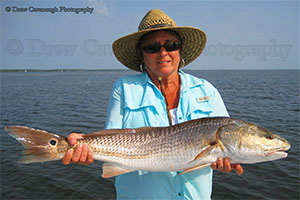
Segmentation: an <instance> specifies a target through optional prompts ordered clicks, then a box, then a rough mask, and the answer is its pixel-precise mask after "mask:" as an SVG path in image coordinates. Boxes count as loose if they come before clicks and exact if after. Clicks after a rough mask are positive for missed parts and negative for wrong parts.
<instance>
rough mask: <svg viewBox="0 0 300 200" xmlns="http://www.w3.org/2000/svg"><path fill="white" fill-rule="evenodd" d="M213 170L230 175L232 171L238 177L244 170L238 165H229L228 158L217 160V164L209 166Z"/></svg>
mask: <svg viewBox="0 0 300 200" xmlns="http://www.w3.org/2000/svg"><path fill="white" fill-rule="evenodd" d="M211 168H212V169H213V170H219V171H220V172H227V173H230V172H231V171H232V169H234V170H235V171H236V173H237V174H238V175H242V174H243V173H244V170H243V168H242V166H241V165H240V164H230V158H227V157H226V158H218V160H217V162H213V163H212V164H211Z"/></svg>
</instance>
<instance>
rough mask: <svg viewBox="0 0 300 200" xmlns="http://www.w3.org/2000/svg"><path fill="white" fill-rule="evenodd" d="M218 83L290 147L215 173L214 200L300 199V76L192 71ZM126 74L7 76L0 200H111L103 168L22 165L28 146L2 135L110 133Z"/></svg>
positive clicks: (236, 113) (239, 110)
mask: <svg viewBox="0 0 300 200" xmlns="http://www.w3.org/2000/svg"><path fill="white" fill-rule="evenodd" d="M188 72H189V73H192V74H194V75H196V76H198V77H202V78H205V79H207V80H209V81H210V82H211V83H213V84H214V85H215V86H216V87H217V88H218V89H219V91H220V93H221V95H222V96H223V99H224V101H225V103H226V105H227V108H228V110H229V112H230V114H231V116H232V117H237V118H242V119H246V120H249V121H251V122H255V123H258V124H260V125H262V126H264V127H266V128H268V129H270V130H271V131H274V132H276V133H277V134H279V135H281V136H284V137H285V138H286V139H287V140H288V141H289V142H290V143H291V145H292V148H291V150H290V151H289V156H288V157H287V158H286V159H282V160H277V161H274V162H266V163H260V164H252V165H244V170H245V173H244V175H242V176H238V175H236V174H235V173H231V174H225V173H220V172H215V173H214V188H213V196H212V197H213V199H299V133H300V127H299V124H300V120H299V114H300V105H299V103H300V99H299V93H300V92H299V87H300V83H299V71H298V70H287V71H188ZM131 73H132V72H128V71H97V72H63V73H61V72H36V73H34V72H30V73H0V75H1V110H0V112H1V124H0V125H1V127H0V139H1V140H0V141H1V143H0V152H1V199H113V198H115V190H114V186H113V179H102V178H101V177H100V176H101V163H100V162H98V161H96V162H95V163H93V164H92V165H90V166H78V165H69V166H63V165H62V164H61V162H59V161H54V162H47V163H43V164H39V163H37V164H29V165H24V164H18V163H16V162H15V161H16V160H17V159H18V158H19V156H20V154H21V150H22V146H21V145H20V144H18V143H17V142H16V141H15V140H14V139H12V138H11V137H9V136H8V134H7V133H6V132H5V131H4V130H3V127H4V126H7V125H17V124H18V125H26V126H29V127H35V128H40V129H44V130H49V131H51V132H55V133H60V134H62V135H68V134H69V133H70V132H84V133H90V132H93V131H96V130H99V129H103V128H104V123H105V115H106V109H107V103H108V98H109V93H110V91H111V87H112V84H113V83H114V81H115V80H116V79H117V78H118V77H120V76H123V75H126V74H131Z"/></svg>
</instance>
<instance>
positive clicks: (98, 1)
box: [88, 0, 109, 16]
mask: <svg viewBox="0 0 300 200" xmlns="http://www.w3.org/2000/svg"><path fill="white" fill-rule="evenodd" d="M88 4H89V5H90V6H91V7H92V8H94V12H95V13H97V14H98V15H102V16H108V14H109V12H108V8H107V7H106V5H105V2H104V1H103V0H88Z"/></svg>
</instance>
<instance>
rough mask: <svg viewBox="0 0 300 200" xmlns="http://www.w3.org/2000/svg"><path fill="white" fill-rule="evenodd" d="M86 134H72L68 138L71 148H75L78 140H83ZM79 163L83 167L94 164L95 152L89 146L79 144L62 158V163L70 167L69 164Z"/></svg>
mask: <svg viewBox="0 0 300 200" xmlns="http://www.w3.org/2000/svg"><path fill="white" fill-rule="evenodd" d="M83 135H84V134H81V133H71V134H70V135H69V136H68V142H69V144H70V145H71V146H74V145H75V144H76V142H77V139H81V138H83V137H82V136H83ZM70 162H71V163H78V164H81V165H89V164H91V163H92V162H94V158H93V152H92V151H91V150H90V148H89V147H88V145H87V144H78V145H77V146H76V147H75V150H74V149H73V148H71V149H69V150H68V151H67V153H66V154H65V155H64V157H63V158H62V163H63V164H64V165H68V164H69V163H70Z"/></svg>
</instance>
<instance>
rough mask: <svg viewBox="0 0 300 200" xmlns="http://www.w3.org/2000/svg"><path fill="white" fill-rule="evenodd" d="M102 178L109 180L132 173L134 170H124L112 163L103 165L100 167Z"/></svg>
mask: <svg viewBox="0 0 300 200" xmlns="http://www.w3.org/2000/svg"><path fill="white" fill-rule="evenodd" d="M102 171H103V172H102V177H103V178H111V177H114V176H117V175H120V174H125V173H128V172H132V171H134V170H128V169H124V168H122V167H119V166H117V165H114V164H112V163H103V165H102Z"/></svg>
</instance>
